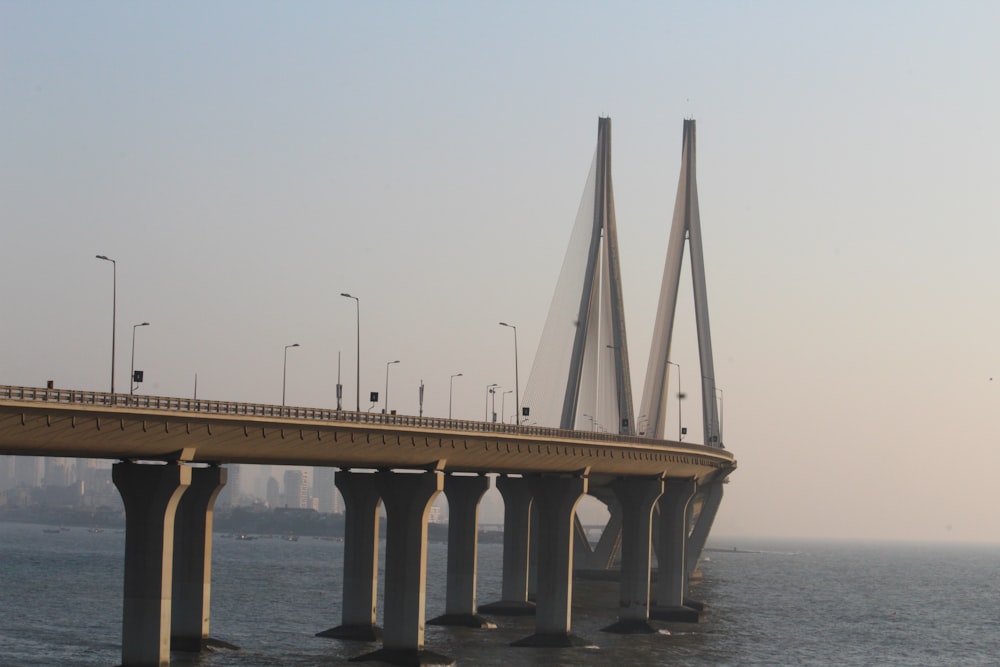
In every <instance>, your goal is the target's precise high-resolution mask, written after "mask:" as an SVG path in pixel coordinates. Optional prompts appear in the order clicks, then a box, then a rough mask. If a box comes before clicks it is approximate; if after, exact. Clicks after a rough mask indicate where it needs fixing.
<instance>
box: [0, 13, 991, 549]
mask: <svg viewBox="0 0 1000 667" xmlns="http://www.w3.org/2000/svg"><path fill="white" fill-rule="evenodd" d="M998 30H1000V6H998V5H996V4H995V3H991V2H983V3H972V2H959V3H948V4H944V3H923V2H882V3H868V2H836V3H834V2H829V3H815V2H814V3H799V2H756V3H725V2H706V3H652V2H650V3H626V4H624V5H622V4H621V3H606V4H604V3H602V4H597V3H580V2H551V3H508V2H504V3H499V2H497V3H488V2H481V3H467V2H452V3H447V2H442V3H405V2H398V3H396V2H369V3H346V2H342V3H337V2H315V3H310V2H299V3H294V4H287V3H273V2H244V1H241V2H215V3H201V2H172V3H127V2H88V3H71V2H41V1H36V0H32V1H30V2H27V1H26V2H12V1H10V0H0V118H2V119H3V122H2V123H0V225H2V232H3V235H2V238H3V243H2V244H0V282H2V284H3V285H4V286H5V287H4V289H3V296H2V301H0V307H2V309H3V316H2V317H0V341H2V344H0V383H4V384H14V385H32V386H38V385H44V383H45V381H46V380H49V379H52V380H55V382H56V384H57V386H60V387H72V388H84V389H99V390H107V389H108V384H109V379H110V356H111V355H110V347H111V345H110V334H111V332H110V329H111V286H112V282H111V279H112V275H111V266H110V265H109V264H108V263H106V262H102V261H100V260H97V259H95V258H94V256H95V255H96V254H105V255H108V256H110V257H113V258H115V259H116V260H117V262H118V330H117V331H118V355H117V367H118V375H117V380H116V384H117V388H119V390H120V391H121V390H123V389H127V386H128V385H127V381H128V380H127V376H128V369H129V363H130V352H131V336H132V325H133V324H137V323H139V322H143V321H149V322H151V326H149V327H146V328H143V329H140V330H138V331H137V337H136V353H135V354H136V367H137V368H141V369H143V370H144V371H145V372H146V383H145V384H144V385H143V386H142V388H141V391H142V392H143V393H155V394H160V395H171V396H176V395H181V396H185V395H191V393H192V391H193V388H194V378H195V374H197V376H198V392H199V396H202V397H211V398H220V399H228V400H239V401H253V402H262V403H279V402H280V400H281V389H282V355H283V348H284V346H285V345H288V344H291V343H300V344H301V347H300V348H297V349H293V350H289V352H288V376H287V378H288V384H287V395H288V398H287V400H288V403H290V404H298V405H311V406H318V405H332V404H333V403H334V400H335V399H334V387H335V383H336V374H337V354H338V351H339V352H342V355H343V370H342V375H343V382H344V385H345V398H346V400H345V403H346V406H347V407H351V406H353V404H354V377H355V375H354V365H355V354H354V346H355V318H354V302H353V301H349V300H347V299H344V298H342V297H340V296H338V295H339V293H340V292H350V293H352V294H355V295H358V296H359V297H360V298H361V327H362V350H361V390H362V394H363V395H364V396H367V394H368V392H369V391H379V392H383V391H384V389H385V372H386V362H387V361H391V360H395V359H399V360H400V361H401V363H400V364H397V365H394V366H393V367H392V369H391V371H390V373H391V376H390V382H391V386H390V401H391V405H390V407H391V408H392V409H396V410H398V411H400V412H408V413H416V412H417V409H418V405H417V387H418V385H419V383H420V381H421V380H423V382H424V383H425V385H426V400H425V405H424V410H425V414H436V415H446V414H447V412H448V382H449V376H450V375H451V374H454V373H463V377H461V378H456V379H455V398H454V406H453V410H454V413H455V415H456V416H457V417H468V418H480V419H481V418H482V417H483V416H484V413H485V408H486V406H485V403H486V396H487V395H486V391H485V389H486V386H487V385H489V384H491V383H494V382H496V383H499V384H501V385H502V386H503V387H504V388H505V389H512V388H513V385H514V377H513V376H514V373H513V359H512V357H513V350H512V343H513V341H512V335H511V331H510V330H509V329H505V328H503V327H500V326H498V325H497V322H498V321H500V320H504V321H507V322H512V323H514V324H516V325H517V326H518V337H519V338H518V342H519V345H520V346H519V353H520V368H521V383H522V389H523V385H524V384H525V382H526V380H527V377H526V376H527V373H528V370H529V369H530V368H531V362H532V359H533V353H534V348H535V345H536V344H537V341H538V336H539V335H540V333H541V328H542V325H543V324H544V318H545V314H546V312H547V309H548V303H549V299H550V298H551V293H552V289H553V287H554V284H555V279H556V276H557V274H558V271H559V267H560V264H561V261H562V256H563V252H564V251H565V246H566V243H567V241H568V235H569V232H570V229H571V227H572V224H573V220H574V218H575V214H576V210H577V207H578V205H579V200H580V197H581V194H582V192H583V187H584V180H585V178H586V176H587V172H588V169H589V166H590V161H591V158H592V156H593V151H594V146H595V143H596V137H597V118H598V116H600V115H610V116H611V117H612V118H613V175H614V185H615V198H616V204H617V218H618V228H619V241H620V246H621V256H622V261H623V264H624V268H623V271H624V281H625V285H624V296H625V306H626V309H627V322H628V327H629V347H630V350H631V353H632V377H633V381H634V383H635V391H636V395H637V396H638V393H639V392H641V389H642V387H641V385H642V379H643V377H644V371H645V365H646V356H647V353H648V349H649V337H650V335H651V330H652V318H653V315H654V313H655V310H656V302H657V293H658V290H659V285H660V277H661V274H662V269H663V259H664V255H665V252H666V238H667V231H668V228H669V223H670V216H671V214H672V210H673V199H674V194H675V191H676V185H677V177H678V169H679V164H680V139H681V129H682V128H681V126H682V120H683V119H684V118H685V117H693V118H696V119H697V121H698V151H699V152H698V181H699V191H700V203H701V217H702V227H703V231H704V241H705V253H706V264H707V273H708V295H709V302H710V308H711V318H712V331H713V337H714V346H715V354H716V377H717V381H718V384H719V386H720V387H721V388H722V389H723V391H724V400H723V414H724V430H725V441H726V444H727V446H728V447H729V448H730V449H732V450H733V451H734V452H735V453H736V455H737V457H738V459H739V463H740V469H739V470H738V472H737V473H736V474H735V475H734V476H733V479H732V483H731V484H730V485H729V486H728V487H727V497H726V500H725V502H724V503H723V508H722V512H721V514H720V516H719V519H718V521H717V522H716V529H715V533H714V534H715V535H717V536H724V535H729V536H758V535H759V536H803V537H857V538H873V537H885V538H914V539H953V540H1000V516H998V513H997V510H996V508H997V507H998V506H1000V488H998V486H997V485H995V484H993V483H992V481H991V479H989V478H988V477H984V475H987V474H991V473H992V471H994V470H996V469H997V468H998V466H1000V452H998V445H1000V442H998V440H1000V438H998V436H1000V416H998V415H1000V411H998V409H997V408H998V405H1000V352H998V350H997V341H998V339H1000V313H998V309H997V304H998V303H1000V262H998V261H997V257H996V255H997V252H998V249H1000V225H998V224H997V221H996V219H995V218H996V216H997V212H998V210H1000V206H998V197H997V194H996V193H997V189H996V183H997V182H998V181H1000V150H998V148H1000V125H998V123H997V122H996V119H997V118H1000V90H998V88H997V85H996V71H997V66H998V65H1000V48H998V46H997V44H998V42H997V40H996V39H995V36H996V34H997V32H998ZM688 285H689V283H688ZM682 289H683V290H686V291H682V298H681V303H680V306H679V308H680V313H681V322H680V325H681V326H682V327H686V329H681V330H679V331H678V332H677V334H676V336H675V343H674V351H673V355H672V356H673V358H674V359H675V360H677V361H678V363H679V364H680V365H681V378H682V381H684V383H685V385H686V386H685V388H686V389H694V388H695V384H694V383H695V381H696V378H697V375H698V371H697V354H696V349H695V338H694V324H693V312H692V311H693V306H692V305H691V296H690V287H686V288H685V287H682ZM991 377H992V378H994V379H993V380H991V379H990V378H991ZM695 393H696V392H695ZM689 395H690V393H689ZM508 398H510V397H509V396H508ZM512 405H513V403H512V401H508V402H507V411H508V415H509V414H510V411H511V409H512ZM363 408H367V402H365V404H364V405H363ZM499 408H500V406H499V404H498V406H497V409H498V410H499ZM669 409H670V411H671V412H670V414H671V415H672V416H671V418H672V419H674V420H675V421H673V423H672V424H671V421H669V420H668V422H667V428H668V429H670V428H676V426H677V422H676V417H674V416H673V415H674V414H675V410H676V405H673V406H672V407H671V408H669ZM684 410H685V415H684V419H685V422H687V423H690V425H691V426H694V425H695V424H696V422H698V421H699V418H698V415H697V405H696V404H692V405H688V404H687V402H685V405H684Z"/></svg>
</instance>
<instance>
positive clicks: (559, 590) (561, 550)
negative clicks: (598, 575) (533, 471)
mask: <svg viewBox="0 0 1000 667" xmlns="http://www.w3.org/2000/svg"><path fill="white" fill-rule="evenodd" d="M525 479H527V481H528V488H529V489H530V491H531V494H532V497H533V498H534V502H535V504H536V505H537V508H538V523H539V526H538V537H539V548H538V599H537V601H536V611H535V634H533V635H531V636H530V637H526V638H524V639H521V640H518V641H516V642H514V643H513V644H512V645H513V646H585V645H588V642H586V641H584V640H582V639H579V638H578V637H574V636H573V635H571V634H570V630H571V629H572V618H571V607H572V602H573V533H574V517H575V513H576V506H577V504H578V503H579V502H580V498H581V497H582V496H583V494H585V493H586V492H587V478H586V477H549V476H542V475H533V476H529V477H526V478H525Z"/></svg>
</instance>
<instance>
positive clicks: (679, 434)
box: [667, 361, 684, 442]
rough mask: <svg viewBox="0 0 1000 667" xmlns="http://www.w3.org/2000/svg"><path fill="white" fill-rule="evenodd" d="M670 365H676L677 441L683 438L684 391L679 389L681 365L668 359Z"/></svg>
mask: <svg viewBox="0 0 1000 667" xmlns="http://www.w3.org/2000/svg"><path fill="white" fill-rule="evenodd" d="M667 363H668V364H670V365H671V366H677V442H681V441H682V440H683V439H684V429H683V428H681V402H682V401H683V400H684V392H683V391H681V365H680V364H676V363H674V362H672V361H668V362H667Z"/></svg>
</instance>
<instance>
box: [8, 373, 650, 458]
mask: <svg viewBox="0 0 1000 667" xmlns="http://www.w3.org/2000/svg"><path fill="white" fill-rule="evenodd" d="M0 400H12V401H25V402H38V403H59V404H64V405H65V404H69V405H81V406H88V407H90V406H96V407H107V408H131V409H139V410H162V411H167V412H192V413H197V414H205V415H233V416H239V417H268V418H278V419H301V420H308V421H323V422H347V423H355V424H381V425H387V426H403V427H408V428H428V429H437V430H445V431H456V432H458V431H460V432H464V433H469V432H473V433H498V434H503V433H509V434H512V435H513V434H518V435H536V436H540V437H549V438H558V439H566V438H576V439H581V438H586V439H587V440H601V441H608V442H631V443H642V444H653V445H663V444H664V441H663V440H658V439H650V438H642V437H638V436H630V435H620V434H617V433H607V432H603V431H601V432H598V431H574V430H570V429H558V428H550V427H546V426H524V425H516V424H503V423H497V422H481V421H471V420H466V419H445V418H442V417H417V416H414V415H396V414H383V413H371V412H352V411H349V410H334V409H330V408H306V407H293V406H281V405H268V404H264V403H237V402H233V401H216V400H208V399H200V398H175V397H167V396H146V395H143V396H139V395H135V394H109V393H106V392H99V391H81V390H76V389H43V388H39V387H15V386H10V385H0Z"/></svg>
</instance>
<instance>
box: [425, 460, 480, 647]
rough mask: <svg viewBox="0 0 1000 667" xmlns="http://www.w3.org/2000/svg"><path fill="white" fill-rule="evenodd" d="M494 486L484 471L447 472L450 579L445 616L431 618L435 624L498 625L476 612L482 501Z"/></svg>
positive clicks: (445, 484)
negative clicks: (477, 562) (478, 472)
mask: <svg viewBox="0 0 1000 667" xmlns="http://www.w3.org/2000/svg"><path fill="white" fill-rule="evenodd" d="M489 488H490V478H489V477H485V476H483V475H476V476H467V475H463V476H456V475H447V476H446V477H445V479H444V493H445V495H446V496H447V497H448V579H447V600H446V603H445V612H444V615H443V616H438V617H437V618H435V619H433V620H431V621H428V622H429V623H430V624H432V625H458V626H463V627H469V628H495V627H496V625H494V624H493V623H490V622H489V621H487V620H486V619H484V618H483V617H482V616H479V615H478V614H477V613H476V557H477V555H478V553H479V526H478V518H479V501H480V500H482V498H483V494H484V493H486V491H487V490H488V489H489Z"/></svg>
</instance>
